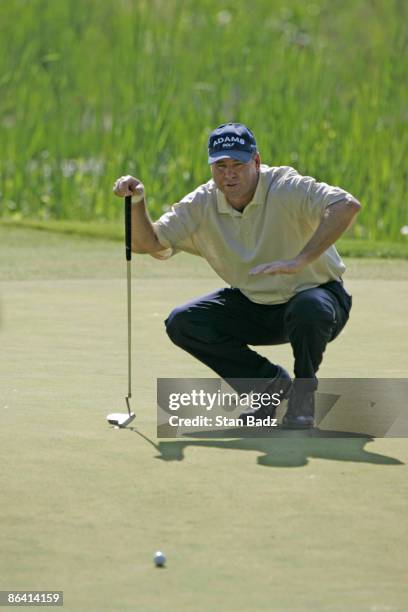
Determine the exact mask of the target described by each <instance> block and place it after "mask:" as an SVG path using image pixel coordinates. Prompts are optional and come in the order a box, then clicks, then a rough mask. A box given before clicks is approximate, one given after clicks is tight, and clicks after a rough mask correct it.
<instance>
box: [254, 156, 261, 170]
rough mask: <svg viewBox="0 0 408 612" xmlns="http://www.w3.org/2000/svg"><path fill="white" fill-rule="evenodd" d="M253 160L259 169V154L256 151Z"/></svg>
mask: <svg viewBox="0 0 408 612" xmlns="http://www.w3.org/2000/svg"><path fill="white" fill-rule="evenodd" d="M254 160H255V164H256V169H257V170H259V168H260V167H261V156H260V155H259V153H256V155H255V157H254Z"/></svg>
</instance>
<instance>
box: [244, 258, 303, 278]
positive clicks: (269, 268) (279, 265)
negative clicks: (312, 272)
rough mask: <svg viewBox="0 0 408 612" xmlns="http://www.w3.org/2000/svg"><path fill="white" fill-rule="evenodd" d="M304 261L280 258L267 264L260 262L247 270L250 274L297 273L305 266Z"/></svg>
mask: <svg viewBox="0 0 408 612" xmlns="http://www.w3.org/2000/svg"><path fill="white" fill-rule="evenodd" d="M305 265H306V264H305V263H303V262H301V261H300V260H299V259H296V258H295V259H281V260H280V261H272V262H271V263H267V264H260V265H259V266H255V268H252V270H250V271H249V274H250V276H256V275H257V274H297V273H298V272H301V271H302V270H303V268H304V267H305Z"/></svg>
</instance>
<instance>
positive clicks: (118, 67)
mask: <svg viewBox="0 0 408 612" xmlns="http://www.w3.org/2000/svg"><path fill="white" fill-rule="evenodd" d="M407 7H408V5H407V3H406V2H404V1H403V0H402V1H401V0H387V1H385V0H358V1H356V0H344V1H342V2H337V1H336V2H333V1H332V0H313V2H312V1H310V2H305V1H304V0H272V1H271V0H251V1H249V0H241V1H240V2H232V1H230V0H222V1H220V0H195V1H194V2H193V0H138V1H131V0H104V1H103V2H99V1H98V0H61V1H60V2H48V0H29V1H27V0H10V1H9V2H7V3H6V2H2V3H0V20H1V23H2V26H3V27H2V36H1V37H0V74H1V77H0V94H1V95H0V114H1V120H0V138H1V142H2V147H1V149H0V192H1V199H0V206H1V208H0V213H1V214H2V215H3V216H7V217H12V218H14V219H21V218H32V219H34V218H35V219H40V220H49V219H68V220H75V221H76V220H81V221H84V220H105V221H114V220H116V219H118V218H119V216H120V211H119V210H118V208H117V206H115V202H114V199H113V198H111V197H110V193H111V187H112V183H113V181H114V179H115V178H116V177H117V176H118V175H121V174H124V173H131V174H135V175H137V176H138V177H139V178H141V179H142V180H143V181H144V183H145V185H146V188H147V192H148V197H149V206H150V209H151V210H152V213H153V216H154V217H157V216H158V215H160V214H161V212H162V211H163V209H164V208H165V207H166V206H167V205H169V204H171V203H172V202H174V201H176V200H178V199H179V198H180V197H181V196H182V195H184V194H185V193H186V192H188V191H190V190H191V189H193V188H194V187H195V186H196V185H197V184H199V183H201V182H203V181H205V180H207V179H208V176H209V172H208V166H207V163H206V141H207V136H208V133H209V131H210V129H211V128H212V127H214V126H215V125H217V124H219V123H221V122H224V121H230V120H239V121H243V122H246V123H247V124H248V125H250V126H251V127H252V128H253V130H254V131H255V133H256V135H257V139H258V144H259V148H260V151H261V154H262V157H263V160H264V161H265V162H266V163H269V164H271V165H284V164H289V165H293V166H295V167H296V168H297V169H298V170H300V171H301V172H303V173H305V174H310V175H312V176H315V177H316V178H318V179H319V180H324V181H326V182H329V183H332V184H338V185H341V186H342V187H344V188H345V189H347V190H349V191H350V192H352V193H353V194H354V195H355V196H356V197H358V199H360V200H361V202H362V203H363V205H364V211H363V212H362V214H361V215H360V216H359V221H358V223H356V225H355V227H354V229H353V234H354V236H355V237H360V238H366V239H369V240H384V241H388V240H392V241H395V240H401V241H406V236H403V235H401V228H402V227H404V226H406V225H408V208H407V202H406V197H405V194H406V181H407V170H406V164H405V163H404V161H405V160H404V156H405V152H406V150H407V144H408V132H407V130H406V129H405V130H404V127H405V126H406V120H407V114H406V108H407V94H406V88H405V83H406V82H407V77H408V74H407V72H408V71H407V66H408V62H407V57H406V46H407V44H406V35H405V23H406V22H407V18H408V9H407Z"/></svg>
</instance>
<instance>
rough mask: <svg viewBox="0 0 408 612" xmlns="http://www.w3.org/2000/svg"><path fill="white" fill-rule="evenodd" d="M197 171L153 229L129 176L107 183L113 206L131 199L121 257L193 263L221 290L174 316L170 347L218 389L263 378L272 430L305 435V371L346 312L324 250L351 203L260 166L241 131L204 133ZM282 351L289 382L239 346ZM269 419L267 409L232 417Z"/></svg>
mask: <svg viewBox="0 0 408 612" xmlns="http://www.w3.org/2000/svg"><path fill="white" fill-rule="evenodd" d="M208 163H209V164H210V167H211V174H212V179H211V180H210V181H208V183H205V184H203V185H200V186H199V187H197V189H195V191H193V192H192V193H189V194H188V195H186V196H185V197H184V198H183V199H182V200H180V202H178V203H176V204H174V206H173V207H172V208H171V210H170V211H169V212H167V213H165V214H164V215H162V216H161V217H160V219H159V220H158V221H157V222H156V223H152V222H151V220H150V217H149V214H148V212H147V210H146V201H145V191H144V186H143V184H142V182H141V181H140V180H139V179H137V178H134V177H132V176H123V177H121V178H119V179H118V180H117V181H116V183H115V186H114V189H113V191H114V193H115V194H116V195H117V196H119V197H124V196H129V195H132V204H133V205H132V227H133V234H132V250H133V251H134V252H135V253H149V254H151V255H153V256H154V257H157V258H159V259H163V258H167V257H170V256H171V255H174V254H175V253H177V252H178V251H186V252H188V253H192V254H195V255H200V256H201V257H204V258H205V259H206V260H207V261H208V263H209V264H210V266H211V267H212V268H213V269H214V270H215V271H216V272H217V274H218V275H219V276H220V277H221V278H222V279H223V280H224V281H225V283H227V285H228V287H223V288H221V289H219V290H218V291H215V292H214V293H211V294H209V295H205V296H203V297H200V298H197V299H194V300H192V301H191V302H188V303H187V304H184V305H183V306H179V307H178V308H176V309H175V310H173V311H172V312H171V313H170V315H169V317H168V319H167V320H166V328H167V333H168V335H169V337H170V338H171V340H172V341H173V342H174V343H175V344H176V345H177V346H179V347H181V348H182V349H184V350H185V351H187V352H189V353H190V354H191V355H193V356H194V357H196V358H197V359H199V360H200V361H202V362H203V363H204V364H206V365H207V366H208V367H210V368H211V369H212V370H214V371H215V372H216V373H217V374H218V375H219V376H220V377H221V378H223V379H226V380H231V379H244V378H245V379H248V378H251V379H268V381H269V383H268V385H267V391H268V392H269V393H271V394H272V393H275V392H279V393H280V395H281V397H282V398H283V397H286V396H289V400H288V407H287V411H286V414H285V416H284V419H283V426H284V427H287V428H295V429H298V428H303V429H305V428H309V427H313V426H314V392H315V390H316V388H317V378H316V372H317V370H318V368H319V366H320V364H321V362H322V358H323V353H324V351H325V348H326V345H327V343H328V342H331V341H332V340H334V338H336V337H337V336H338V335H339V333H340V332H341V330H342V329H343V327H344V326H345V324H346V322H347V320H348V317H349V313H350V309H351V296H350V295H349V294H348V293H347V291H346V290H345V289H344V287H343V282H342V274H343V272H344V270H345V266H344V264H343V262H342V260H341V259H340V257H339V255H338V253H337V251H336V249H335V247H334V246H333V244H334V242H335V241H336V240H337V239H338V238H339V237H340V236H341V235H342V234H343V232H344V231H345V230H346V229H347V227H348V226H349V225H350V222H351V221H352V219H353V217H354V216H355V215H356V214H357V213H358V212H359V210H360V208H361V206H360V203H359V202H358V201H357V200H356V198H354V197H353V196H352V195H350V194H349V193H347V192H346V191H344V190H343V189H340V188H339V187H331V186H330V185H327V184H326V183H319V182H317V181H316V180H315V179H313V178H311V177H310V176H301V175H300V174H299V173H298V172H297V171H296V170H294V169H293V168H291V167H289V166H273V167H270V166H266V165H263V164H261V159H260V155H259V152H258V149H257V145H256V141H255V137H254V135H253V133H252V132H251V130H250V129H248V128H247V127H246V126H244V125H242V124H240V123H228V124H225V125H220V126H219V127H218V128H216V129H215V130H214V131H213V132H212V133H211V134H210V137H209V141H208ZM286 342H290V344H291V346H292V350H293V355H294V374H295V377H294V380H293V381H292V379H291V377H290V376H289V374H288V372H287V371H286V370H284V368H282V367H281V366H280V365H277V364H275V363H271V362H270V361H269V360H268V359H266V358H265V357H262V356H261V355H259V354H258V353H257V352H255V351H254V350H252V349H250V348H249V347H248V345H273V344H282V343H286ZM235 388H236V389H237V385H235ZM264 390H266V388H265V389H264ZM273 412H274V408H273V407H271V406H268V407H261V408H260V409H258V410H250V411H247V412H246V413H244V415H241V416H242V417H243V418H245V416H246V415H247V414H251V415H253V416H255V417H256V418H265V417H266V416H274V414H273Z"/></svg>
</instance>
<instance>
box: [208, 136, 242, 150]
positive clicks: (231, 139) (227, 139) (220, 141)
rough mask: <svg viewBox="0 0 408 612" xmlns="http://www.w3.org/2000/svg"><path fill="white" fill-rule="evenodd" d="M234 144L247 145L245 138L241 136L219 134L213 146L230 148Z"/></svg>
mask: <svg viewBox="0 0 408 612" xmlns="http://www.w3.org/2000/svg"><path fill="white" fill-rule="evenodd" d="M234 144H240V145H245V144H246V143H245V140H244V139H243V138H240V137H239V136H219V137H218V138H216V140H214V142H213V147H222V148H223V149H229V148H230V147H233V146H234Z"/></svg>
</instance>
